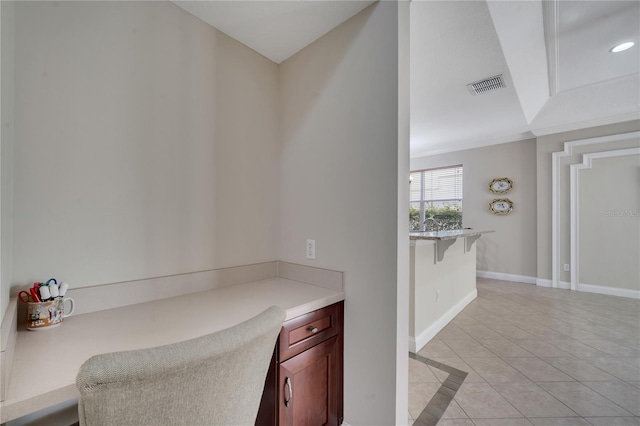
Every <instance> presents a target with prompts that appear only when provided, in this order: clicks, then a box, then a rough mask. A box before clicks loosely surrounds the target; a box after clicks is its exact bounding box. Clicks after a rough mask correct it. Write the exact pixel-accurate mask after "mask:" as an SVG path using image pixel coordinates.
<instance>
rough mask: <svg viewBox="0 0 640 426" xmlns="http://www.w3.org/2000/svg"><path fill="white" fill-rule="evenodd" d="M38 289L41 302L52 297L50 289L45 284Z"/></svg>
mask: <svg viewBox="0 0 640 426" xmlns="http://www.w3.org/2000/svg"><path fill="white" fill-rule="evenodd" d="M38 291H40V301H41V302H48V301H49V300H51V299H52V297H51V291H50V290H49V287H48V286H46V285H43V286H40V288H39V289H38Z"/></svg>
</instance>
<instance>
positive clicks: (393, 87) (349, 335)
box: [278, 2, 398, 425]
mask: <svg viewBox="0 0 640 426" xmlns="http://www.w3.org/2000/svg"><path fill="white" fill-rule="evenodd" d="M397 7H398V6H397V4H396V3H395V2H380V3H376V4H374V5H372V6H371V7H369V8H368V9H365V10H364V11H363V12H362V13H360V14H358V15H357V16H355V17H353V18H352V19H350V20H348V21H347V22H345V23H344V24H342V25H340V26H339V27H338V28H336V29H334V30H333V31H331V32H330V33H328V34H326V35H325V36H323V37H322V38H320V39H319V40H317V41H316V42H314V43H313V44H311V45H310V46H308V47H306V48H305V49H303V50H302V51H301V52H299V53H298V54H296V55H294V56H293V57H292V58H290V59H288V60H287V61H285V62H284V63H282V64H281V69H280V71H281V79H280V84H281V102H282V103H281V108H282V127H281V129H282V145H281V174H280V190H281V209H280V211H281V220H280V246H279V253H278V254H279V258H280V259H281V260H284V261H289V262H294V263H300V264H306V265H312V266H317V267H324V268H329V269H336V270H340V271H344V286H345V294H346V301H345V348H344V355H345V377H344V385H345V386H344V398H345V400H344V402H345V413H344V414H345V421H346V422H347V423H349V424H353V425H390V424H394V423H395V419H396V407H395V404H396V395H395V389H396V375H395V368H394V367H395V365H396V341H397V340H396V332H397V330H396V320H397V313H396V279H397V269H396V268H397V262H398V260H397V251H396V250H397V241H398V237H397V232H398V231H397V229H398V219H397V202H398V63H397V57H398V38H397V34H398V32H397V29H398V12H397ZM307 238H313V239H315V240H316V260H315V261H311V260H307V259H305V250H304V247H305V240H306V239H307Z"/></svg>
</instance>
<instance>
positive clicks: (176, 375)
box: [76, 306, 285, 426]
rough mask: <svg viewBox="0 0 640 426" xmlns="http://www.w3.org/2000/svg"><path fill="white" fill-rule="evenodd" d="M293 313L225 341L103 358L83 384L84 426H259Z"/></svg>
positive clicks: (93, 362) (234, 332)
mask: <svg viewBox="0 0 640 426" xmlns="http://www.w3.org/2000/svg"><path fill="white" fill-rule="evenodd" d="M284 318H285V313H284V311H283V310H282V309H280V308H277V307H275V306H272V307H270V308H269V309H267V310H266V311H264V312H262V313H261V314H260V315H257V316H256V317H254V318H251V319H249V320H247V321H245V322H243V323H241V324H238V325H236V326H234V327H231V328H228V329H226V330H222V331H219V332H217V333H213V334H209V335H206V336H203V337H199V338H196V339H192V340H187V341H184V342H179V343H174V344H170V345H166V346H159V347H155V348H149V349H140V350H134V351H126V352H113V353H107V354H101V355H96V356H94V357H92V358H90V359H89V360H87V361H86V362H85V363H84V364H83V365H82V366H81V367H80V371H79V372H78V376H77V377H76V386H77V387H78V389H79V391H80V399H79V401H78V415H79V417H80V425H81V426H83V425H87V426H92V425H117V426H126V425H225V426H226V425H253V424H254V422H255V419H256V415H257V412H258V407H259V405H260V399H261V396H262V390H263V387H264V382H265V378H266V374H267V369H268V366H269V362H270V360H271V356H272V354H273V349H274V346H275V342H276V338H277V336H278V333H279V331H280V329H281V327H282V323H283V321H284Z"/></svg>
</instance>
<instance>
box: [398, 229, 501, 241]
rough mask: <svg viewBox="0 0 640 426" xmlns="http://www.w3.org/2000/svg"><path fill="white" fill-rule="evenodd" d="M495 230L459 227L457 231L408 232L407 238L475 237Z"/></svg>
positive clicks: (438, 239) (448, 238)
mask: <svg viewBox="0 0 640 426" xmlns="http://www.w3.org/2000/svg"><path fill="white" fill-rule="evenodd" d="M490 232H495V231H478V230H475V229H461V230H459V231H437V232H410V233H409V240H432V241H434V240H435V241H442V240H454V239H456V238H464V237H475V236H478V235H482V234H488V233H490Z"/></svg>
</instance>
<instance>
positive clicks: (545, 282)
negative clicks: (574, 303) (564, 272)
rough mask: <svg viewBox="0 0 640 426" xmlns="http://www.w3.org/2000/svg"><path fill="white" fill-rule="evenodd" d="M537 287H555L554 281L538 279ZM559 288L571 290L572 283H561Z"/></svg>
mask: <svg viewBox="0 0 640 426" xmlns="http://www.w3.org/2000/svg"><path fill="white" fill-rule="evenodd" d="M536 285H537V286H538V287H549V288H551V287H553V281H551V280H547V279H544V278H536ZM558 288H561V289H563V290H571V283H570V282H567V281H560V282H559V283H558Z"/></svg>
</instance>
